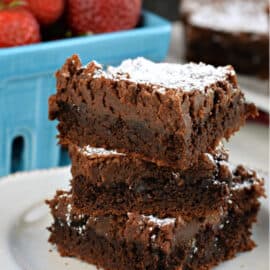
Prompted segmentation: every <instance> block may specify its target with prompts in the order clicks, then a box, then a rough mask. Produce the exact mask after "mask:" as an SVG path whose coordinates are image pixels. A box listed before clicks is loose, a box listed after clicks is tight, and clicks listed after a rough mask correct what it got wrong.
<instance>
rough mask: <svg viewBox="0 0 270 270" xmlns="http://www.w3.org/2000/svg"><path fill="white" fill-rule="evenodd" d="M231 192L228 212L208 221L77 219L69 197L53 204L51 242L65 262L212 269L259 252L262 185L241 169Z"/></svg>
mask: <svg viewBox="0 0 270 270" xmlns="http://www.w3.org/2000/svg"><path fill="white" fill-rule="evenodd" d="M237 173H238V178H236V179H235V181H234V182H233V185H232V189H231V201H229V202H228V210H227V211H226V210H223V209H220V210H219V211H217V212H216V213H215V214H213V213H211V214H210V215H206V216H204V217H200V218H198V217H196V216H189V217H187V216H185V215H184V214H182V213H181V212H179V213H178V214H175V215H173V216H170V217H164V218H157V217H155V216H153V215H140V214H136V213H127V214H126V215H122V216H113V215H107V216H99V217H93V216H89V215H83V214H78V213H77V212H76V210H74V209H73V207H72V203H73V202H72V198H71V196H70V195H69V194H67V193H63V192H58V194H57V196H56V197H55V198H54V199H53V200H51V201H50V202H49V204H50V207H51V211H52V214H53V217H54V224H53V225H52V226H51V228H50V231H51V236H50V242H51V243H54V244H56V245H57V247H58V250H59V252H60V254H61V255H62V256H75V257H78V258H80V259H82V260H84V261H87V262H89V263H94V264H96V265H97V266H100V267H103V268H104V269H110V270H114V269H117V270H126V269H136V270H143V269H152V270H158V269H163V270H167V269H171V270H173V269H183V270H187V269H188V270H195V269H196V270H198V269H201V270H202V269H204V270H205V269H210V268H211V267H212V266H214V265H216V264H218V263H220V262H222V261H224V260H227V259H230V258H232V257H234V256H235V254H236V253H237V252H241V251H246V250H250V249H252V248H253V247H254V243H253V241H252V240H251V239H250V235H251V225H252V223H253V222H254V221H255V220H256V215H257V212H258V209H259V202H258V198H259V197H260V196H263V195H264V191H263V187H262V184H263V183H262V182H261V181H260V180H259V179H253V178H252V175H251V174H250V173H249V172H248V171H247V170H245V169H244V168H242V167H239V168H238V169H237Z"/></svg>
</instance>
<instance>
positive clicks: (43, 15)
mask: <svg viewBox="0 0 270 270" xmlns="http://www.w3.org/2000/svg"><path fill="white" fill-rule="evenodd" d="M26 2H27V5H28V8H29V9H30V11H32V13H33V14H34V15H35V16H36V18H37V19H38V21H39V23H40V24H42V25H49V24H52V23H54V22H55V21H57V20H58V19H59V18H60V17H61V15H62V14H63V12H64V4H65V3H64V0H26Z"/></svg>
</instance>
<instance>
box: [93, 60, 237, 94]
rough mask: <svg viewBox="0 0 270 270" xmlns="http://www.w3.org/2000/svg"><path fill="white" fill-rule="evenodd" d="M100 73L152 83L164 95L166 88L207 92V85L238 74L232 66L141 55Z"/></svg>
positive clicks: (113, 77)
mask: <svg viewBox="0 0 270 270" xmlns="http://www.w3.org/2000/svg"><path fill="white" fill-rule="evenodd" d="M98 74H99V75H98ZM98 74H96V76H104V77H106V78H111V79H114V80H127V81H131V82H135V83H143V84H151V85H153V86H154V87H153V89H154V90H155V91H158V92H160V93H161V94H164V93H165V92H166V89H165V88H172V89H178V90H182V91H192V90H200V91H203V90H205V88H206V87H207V86H211V85H212V84H214V83H216V82H217V81H224V80H226V78H227V77H228V76H229V75H235V72H234V70H233V69H232V68H231V67H230V66H226V67H218V68H215V67H214V66H212V65H206V64H203V63H199V64H195V63H189V64H184V65H180V64H168V63H154V62H152V61H149V60H147V59H145V58H142V57H139V58H136V59H128V60H125V61H123V62H122V64H121V65H120V66H119V67H109V68H108V70H107V72H102V73H100V70H99V73H98Z"/></svg>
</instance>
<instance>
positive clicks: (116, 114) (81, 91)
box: [49, 56, 256, 169]
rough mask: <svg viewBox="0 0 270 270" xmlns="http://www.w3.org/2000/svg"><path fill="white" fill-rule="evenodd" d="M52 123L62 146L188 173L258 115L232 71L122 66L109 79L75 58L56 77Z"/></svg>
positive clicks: (140, 64)
mask: <svg viewBox="0 0 270 270" xmlns="http://www.w3.org/2000/svg"><path fill="white" fill-rule="evenodd" d="M49 115H50V119H51V120H53V119H58V120H59V125H58V129H59V139H60V143H61V144H63V145H67V144H69V143H73V144H76V145H78V146H81V147H83V146H87V145H91V146H93V147H103V148H106V149H116V150H118V151H119V152H123V153H129V154H131V155H133V156H136V157H139V158H142V159H144V160H148V161H152V162H155V163H156V164H158V165H160V166H170V167H174V168H180V169H186V168H188V167H191V166H192V165H194V164H196V163H197V162H198V159H199V156H200V154H202V153H205V152H211V151H213V149H215V147H216V146H217V144H218V143H219V141H220V140H221V138H222V137H225V138H227V139H228V138H229V137H230V136H231V134H233V133H234V132H235V131H237V130H238V129H239V128H240V126H241V125H243V124H244V122H245V119H246V118H247V117H248V116H255V115H256V108H255V106H254V105H247V104H245V99H244V97H243V93H242V92H241V90H240V89H239V88H238V86H237V79H236V76H235V72H234V70H233V68H232V67H229V66H228V67H220V68H214V67H213V66H209V65H204V64H186V65H175V64H154V63H152V62H150V61H148V60H145V59H141V58H138V59H135V60H128V61H126V62H123V63H122V65H121V66H120V67H118V68H109V69H108V70H107V71H105V70H103V69H102V67H101V66H100V65H99V64H97V63H96V62H91V63H89V64H88V65H87V66H84V67H83V66H82V65H81V62H80V60H79V58H78V57H77V56H73V57H71V58H70V59H68V60H67V61H66V64H65V65H64V66H63V67H62V69H61V70H59V71H58V72H57V93H56V94H55V95H53V96H52V97H51V98H50V101H49Z"/></svg>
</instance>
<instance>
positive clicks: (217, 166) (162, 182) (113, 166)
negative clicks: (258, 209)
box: [69, 145, 232, 217]
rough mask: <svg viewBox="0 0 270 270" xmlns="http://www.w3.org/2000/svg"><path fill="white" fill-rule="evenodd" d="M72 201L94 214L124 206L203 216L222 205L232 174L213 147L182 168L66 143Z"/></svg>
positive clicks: (222, 153)
mask: <svg viewBox="0 0 270 270" xmlns="http://www.w3.org/2000/svg"><path fill="white" fill-rule="evenodd" d="M69 153H70V156H71V159H72V169H71V171H72V176H73V179H72V181H71V187H72V196H73V198H72V199H73V202H74V206H75V207H76V208H78V210H79V211H81V212H83V213H84V214H85V213H89V214H90V215H92V216H95V215H98V216H99V215H107V214H113V215H121V214H126V213H127V212H138V213H142V214H145V215H147V214H149V215H157V216H159V217H165V216H168V215H174V214H175V213H177V212H179V211H182V212H184V213H187V214H188V213H192V215H196V216H203V215H205V214H207V213H209V212H211V211H216V210H218V209H220V208H226V205H227V201H228V199H229V196H230V194H229V193H230V192H229V187H230V182H231V179H232V173H231V169H230V165H229V163H228V160H227V159H228V156H227V154H226V152H225V151H224V150H223V149H221V148H219V149H217V150H216V151H215V152H214V153H211V154H210V153H205V154H202V155H201V156H200V159H199V163H198V165H196V166H195V167H192V168H190V169H188V170H175V169H172V168H168V167H159V166H157V165H156V164H154V163H151V162H147V161H143V160H140V159H137V158H134V157H131V156H128V155H125V154H120V153H117V152H115V151H106V150H104V149H98V148H91V147H84V148H79V147H77V146H74V145H73V146H70V148H69Z"/></svg>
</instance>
